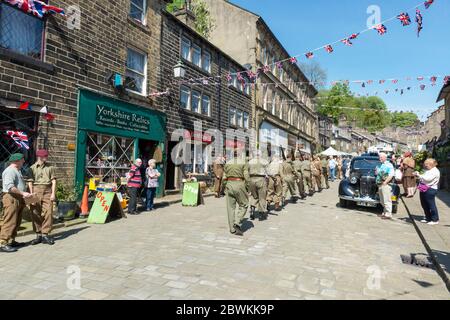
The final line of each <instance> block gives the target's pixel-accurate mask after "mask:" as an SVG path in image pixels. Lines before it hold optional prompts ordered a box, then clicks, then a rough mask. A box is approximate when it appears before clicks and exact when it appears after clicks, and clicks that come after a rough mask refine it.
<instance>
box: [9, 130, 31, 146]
mask: <svg viewBox="0 0 450 320" xmlns="http://www.w3.org/2000/svg"><path fill="white" fill-rule="evenodd" d="M6 134H7V135H8V136H9V137H10V138H11V139H13V140H14V143H15V144H16V145H17V146H18V147H19V148H21V149H26V150H29V149H30V146H29V145H28V136H27V134H26V133H25V132H23V131H11V130H8V131H6Z"/></svg>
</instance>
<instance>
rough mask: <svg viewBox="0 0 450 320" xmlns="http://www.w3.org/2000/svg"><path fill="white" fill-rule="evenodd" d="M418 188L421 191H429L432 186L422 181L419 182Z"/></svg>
mask: <svg viewBox="0 0 450 320" xmlns="http://www.w3.org/2000/svg"><path fill="white" fill-rule="evenodd" d="M417 189H419V191H420V192H422V193H424V192H427V191H428V190H430V187H429V186H427V185H426V184H425V183H423V182H421V183H419V186H418V187H417Z"/></svg>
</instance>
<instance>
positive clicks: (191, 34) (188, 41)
mask: <svg viewBox="0 0 450 320" xmlns="http://www.w3.org/2000/svg"><path fill="white" fill-rule="evenodd" d="M194 21H195V16H194V14H193V13H192V12H191V11H190V10H188V9H183V10H180V11H177V12H175V13H174V15H172V14H170V13H168V12H164V13H163V22H162V36H161V84H160V90H165V89H166V88H169V89H170V95H169V96H168V97H160V98H158V106H159V107H160V109H161V110H162V111H164V113H165V114H166V115H167V120H168V121H167V133H168V149H167V150H168V155H172V153H173V152H175V153H176V152H177V151H178V149H176V148H178V147H177V144H178V142H179V141H178V138H177V137H176V136H175V137H174V139H171V138H172V137H171V136H172V134H173V133H174V131H175V130H177V129H183V130H186V131H185V134H187V135H188V137H187V140H189V141H190V142H191V143H190V146H191V159H192V161H191V163H184V162H183V163H182V164H179V163H175V162H174V159H172V157H171V156H170V157H168V159H167V170H166V173H167V179H166V190H179V189H180V187H181V182H182V179H183V178H186V177H187V176H188V175H191V176H192V175H195V176H196V177H197V179H199V180H200V179H202V178H204V179H208V178H209V175H210V174H211V172H212V170H211V169H212V168H211V167H212V160H213V159H212V157H209V156H208V155H209V154H210V153H212V150H211V148H213V147H215V142H217V141H218V140H217V139H219V138H218V136H216V135H215V134H216V133H218V134H219V135H221V136H222V139H223V140H222V141H223V143H222V146H224V147H225V150H223V149H222V150H220V151H222V152H224V153H226V151H227V150H228V151H230V150H232V149H233V148H235V147H238V148H244V147H245V146H244V145H243V144H244V143H245V144H247V147H248V144H249V140H248V139H247V138H246V133H247V132H248V131H249V129H250V128H251V125H252V98H251V96H252V93H253V90H252V86H251V84H250V81H249V79H248V78H246V77H245V76H244V75H243V79H242V82H241V81H238V80H237V78H236V77H233V78H232V79H231V80H230V81H228V79H227V75H228V74H229V73H236V72H243V71H245V68H244V67H243V66H242V65H240V64H239V63H238V62H236V61H235V60H234V59H233V58H231V57H230V56H228V55H227V54H225V53H224V52H223V51H221V49H219V48H218V47H216V46H214V45H213V44H212V43H210V42H209V41H208V40H207V39H205V38H204V37H202V36H201V35H200V34H199V33H197V32H196V31H195V30H194V28H193V27H194ZM179 61H181V62H182V65H183V66H184V69H185V73H186V74H185V76H184V78H182V79H174V75H173V73H174V71H173V69H174V65H176V64H177V63H178V62H179ZM195 122H197V125H198V124H201V128H197V127H195ZM216 129H218V130H219V131H220V133H219V132H216V131H215V130H216ZM227 129H233V130H237V131H239V133H237V134H236V135H237V138H238V139H236V141H235V139H231V137H229V138H230V139H228V140H227V136H226V130H227ZM189 135H190V138H189ZM172 140H174V141H172Z"/></svg>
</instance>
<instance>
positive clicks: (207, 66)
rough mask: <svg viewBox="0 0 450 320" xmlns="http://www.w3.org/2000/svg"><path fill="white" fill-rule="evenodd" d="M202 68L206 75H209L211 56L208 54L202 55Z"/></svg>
mask: <svg viewBox="0 0 450 320" xmlns="http://www.w3.org/2000/svg"><path fill="white" fill-rule="evenodd" d="M202 68H203V70H205V71H206V72H208V73H211V54H210V53H209V52H205V53H203V59H202Z"/></svg>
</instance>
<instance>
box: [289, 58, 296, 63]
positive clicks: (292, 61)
mask: <svg viewBox="0 0 450 320" xmlns="http://www.w3.org/2000/svg"><path fill="white" fill-rule="evenodd" d="M289 61H290V62H291V63H292V64H296V63H297V58H296V57H292V58H291V59H289Z"/></svg>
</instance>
